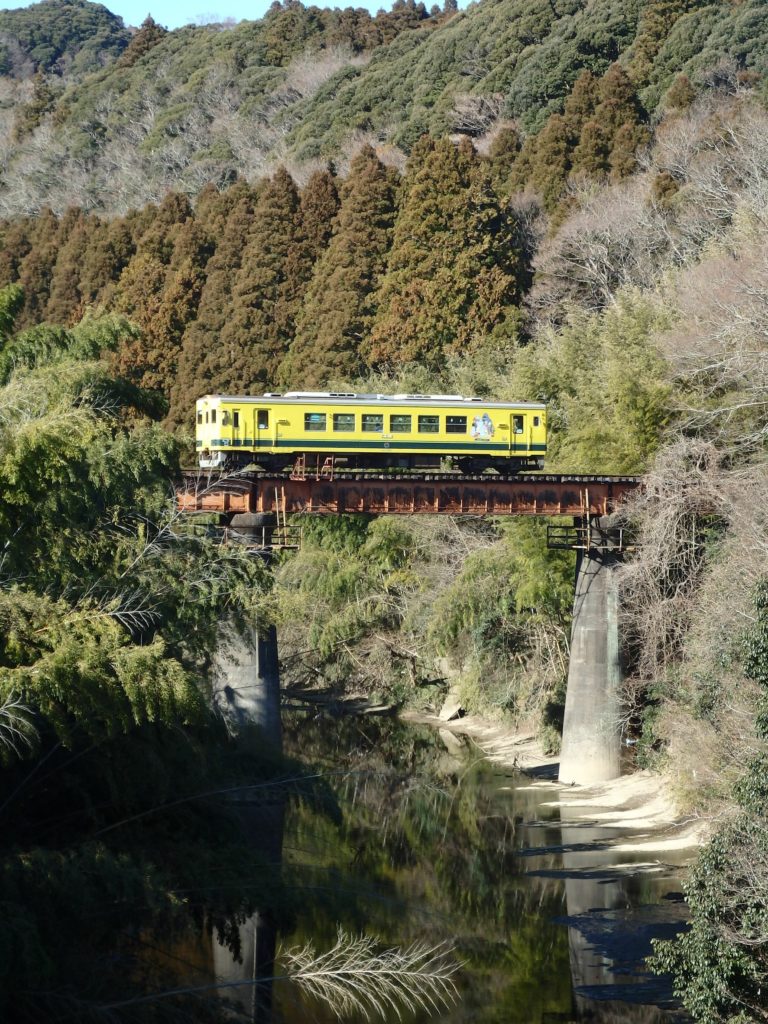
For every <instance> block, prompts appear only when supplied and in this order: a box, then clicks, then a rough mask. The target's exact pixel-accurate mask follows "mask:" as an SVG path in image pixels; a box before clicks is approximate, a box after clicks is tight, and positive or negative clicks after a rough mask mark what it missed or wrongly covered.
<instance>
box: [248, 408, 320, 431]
mask: <svg viewBox="0 0 768 1024" xmlns="http://www.w3.org/2000/svg"><path fill="white" fill-rule="evenodd" d="M309 415H311V413H310V414H309ZM323 418H325V417H323ZM256 426H257V427H258V428H259V430H269V409H259V411H258V412H257V413H256ZM304 426H305V428H306V429H307V430H312V429H314V430H324V429H325V424H323V426H322V427H314V428H312V427H307V424H306V416H305V417H304Z"/></svg>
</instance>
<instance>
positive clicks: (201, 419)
mask: <svg viewBox="0 0 768 1024" xmlns="http://www.w3.org/2000/svg"><path fill="white" fill-rule="evenodd" d="M197 422H198V423H202V422H203V413H202V410H201V409H198V411H197Z"/></svg>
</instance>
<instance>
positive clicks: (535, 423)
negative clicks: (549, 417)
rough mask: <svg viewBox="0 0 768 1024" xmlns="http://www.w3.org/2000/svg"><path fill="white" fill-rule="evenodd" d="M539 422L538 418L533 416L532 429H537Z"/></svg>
mask: <svg viewBox="0 0 768 1024" xmlns="http://www.w3.org/2000/svg"><path fill="white" fill-rule="evenodd" d="M540 422H541V420H540V419H539V417H538V416H534V417H533V425H534V427H538V425H539V423H540Z"/></svg>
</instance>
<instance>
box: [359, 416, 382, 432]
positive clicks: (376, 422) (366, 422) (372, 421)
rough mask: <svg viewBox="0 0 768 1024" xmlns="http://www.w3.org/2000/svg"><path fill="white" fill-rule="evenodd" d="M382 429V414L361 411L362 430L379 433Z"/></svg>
mask: <svg viewBox="0 0 768 1024" xmlns="http://www.w3.org/2000/svg"><path fill="white" fill-rule="evenodd" d="M383 429H384V416H383V415H382V414H381V413H378V412H364V413H363V431H364V432H365V433H366V434H380V433H381V432H382V430H383Z"/></svg>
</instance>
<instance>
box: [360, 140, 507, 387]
mask: <svg viewBox="0 0 768 1024" xmlns="http://www.w3.org/2000/svg"><path fill="white" fill-rule="evenodd" d="M512 224H513V221H512V218H511V216H510V215H509V211H507V210H506V209H505V208H504V207H503V206H502V205H501V204H500V203H499V200H498V198H497V196H496V194H495V192H494V191H493V189H492V187H491V185H490V181H489V179H488V176H487V171H486V170H485V169H484V168H483V166H482V164H481V163H480V161H479V160H478V158H477V156H476V154H475V153H474V150H473V148H472V144H471V143H470V142H469V141H468V140H465V141H463V142H462V143H461V144H460V145H459V146H458V147H457V146H454V145H453V143H452V142H450V141H449V140H448V139H442V140H439V141H435V140H433V139H430V138H427V137H424V138H422V139H421V141H420V142H419V144H418V145H417V146H416V147H414V151H413V153H412V155H411V161H410V164H409V170H408V174H407V176H406V180H405V184H404V193H403V197H402V202H401V205H400V209H399V211H398V216H397V220H396V222H395V229H394V236H393V242H392V249H391V251H390V254H389V260H388V263H387V271H386V274H385V275H384V277H383V279H382V282H381V285H380V287H379V289H378V292H377V296H376V299H377V304H378V307H379V308H378V314H377V317H376V321H375V325H374V327H373V330H372V332H371V336H370V339H369V340H368V342H367V343H366V344H365V346H364V353H365V357H366V359H367V361H368V362H369V363H370V364H372V365H378V364H382V363H385V364H386V363H400V362H410V361H412V360H417V361H419V362H422V363H424V364H426V365H427V366H430V367H432V368H437V367H439V366H441V365H442V363H443V361H444V359H445V357H446V355H447V354H448V353H451V352H455V351H459V350H464V349H466V348H468V347H469V348H471V347H474V346H475V345H478V344H479V343H480V341H481V340H482V339H483V338H484V336H485V335H486V334H487V333H488V332H489V331H490V330H492V328H493V327H494V326H495V324H496V323H498V322H499V320H500V319H501V316H502V314H501V310H502V308H504V307H505V306H507V305H509V304H510V303H512V302H514V301H515V299H516V298H517V294H518V275H519V274H520V273H521V264H520V258H519V253H518V251H517V248H516V246H515V244H514V240H513V235H514V230H513V227H512Z"/></svg>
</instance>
